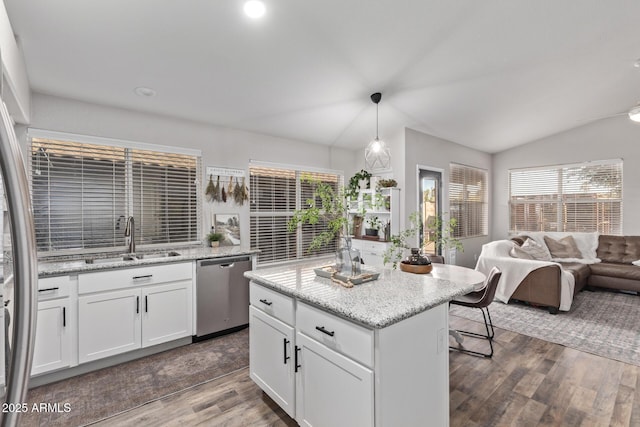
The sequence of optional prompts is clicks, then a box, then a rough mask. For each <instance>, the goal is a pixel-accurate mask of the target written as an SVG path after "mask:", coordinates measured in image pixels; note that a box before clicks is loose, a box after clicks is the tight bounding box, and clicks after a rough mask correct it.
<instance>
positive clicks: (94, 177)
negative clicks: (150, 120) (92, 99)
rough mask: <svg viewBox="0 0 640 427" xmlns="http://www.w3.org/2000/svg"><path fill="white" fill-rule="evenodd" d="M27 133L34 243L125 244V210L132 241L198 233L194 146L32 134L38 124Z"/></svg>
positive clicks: (41, 246)
mask: <svg viewBox="0 0 640 427" xmlns="http://www.w3.org/2000/svg"><path fill="white" fill-rule="evenodd" d="M30 134H31V136H32V139H31V147H30V148H31V156H30V159H31V191H32V197H33V210H34V221H35V228H36V243H37V246H38V250H39V251H50V252H53V251H61V250H78V249H106V248H117V247H124V246H125V236H124V230H125V224H126V220H127V218H128V217H129V216H133V217H134V220H135V228H136V230H135V231H136V243H137V244H138V245H154V244H173V243H187V242H197V241H199V240H200V239H199V237H200V232H199V229H200V227H199V224H200V218H201V213H200V212H201V210H200V191H199V188H200V185H199V183H198V179H197V178H198V177H199V176H200V157H199V155H197V153H194V154H182V153H180V152H171V151H172V150H171V149H169V147H160V146H158V147H156V146H150V145H148V144H135V143H126V142H123V141H113V142H112V141H111V140H106V139H99V138H90V137H86V139H87V140H91V142H79V141H82V140H83V138H84V137H78V136H67V137H66V138H64V137H59V138H51V137H39V136H37V135H39V134H40V132H38V131H30ZM43 134H44V135H47V134H48V133H46V132H43ZM71 139H73V140H71ZM163 149H164V151H162V150H163ZM174 151H182V150H179V149H176V150H174ZM185 151H186V150H185Z"/></svg>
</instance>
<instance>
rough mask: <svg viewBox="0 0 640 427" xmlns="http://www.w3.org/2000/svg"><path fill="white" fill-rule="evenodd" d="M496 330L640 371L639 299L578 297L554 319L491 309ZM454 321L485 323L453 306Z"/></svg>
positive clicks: (529, 310)
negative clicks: (624, 364)
mask: <svg viewBox="0 0 640 427" xmlns="http://www.w3.org/2000/svg"><path fill="white" fill-rule="evenodd" d="M489 310H490V313H491V319H492V320H493V324H494V326H496V327H498V328H502V329H507V330H510V331H513V332H517V333H519V334H522V335H528V336H531V337H535V338H540V339H542V340H545V341H550V342H553V343H556V344H561V345H564V346H566V347H570V348H574V349H576V350H580V351H584V352H587V353H592V354H596V355H598V356H603V357H606V358H609V359H614V360H618V361H621V362H625V363H629V364H632V365H636V366H640V296H637V295H630V294H623V293H616V292H606V291H601V292H589V291H583V292H580V293H579V294H578V295H577V296H576V297H575V298H574V301H573V305H572V307H571V310H570V311H568V312H562V311H561V312H560V313H558V314H556V315H551V314H549V313H548V312H547V311H546V310H544V309H541V308H537V307H531V306H527V305H523V304H508V305H507V304H503V303H501V302H498V301H494V302H493V303H492V304H491V305H490V306H489ZM449 313H450V314H452V315H456V316H461V317H464V318H466V319H471V320H474V321H478V322H482V321H483V320H482V314H481V313H480V310H478V309H477V308H476V309H472V308H467V307H461V306H455V305H452V306H451V310H450V312H449Z"/></svg>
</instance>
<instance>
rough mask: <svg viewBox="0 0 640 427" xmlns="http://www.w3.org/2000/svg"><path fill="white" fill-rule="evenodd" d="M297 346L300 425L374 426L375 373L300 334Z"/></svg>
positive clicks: (297, 410) (297, 414)
mask: <svg viewBox="0 0 640 427" xmlns="http://www.w3.org/2000/svg"><path fill="white" fill-rule="evenodd" d="M252 327H253V325H252ZM296 346H297V348H298V349H297V351H299V356H298V361H299V365H300V368H298V377H297V381H296V421H297V422H298V424H300V425H303V426H314V427H331V426H339V425H343V426H350V427H355V426H367V427H371V426H373V422H374V416H373V403H374V395H373V371H371V370H370V369H368V368H365V367H364V366H362V365H360V364H359V363H356V362H354V361H353V360H351V359H349V358H348V357H345V356H343V355H341V354H339V353H336V352H335V351H333V350H330V349H329V348H328V347H326V346H324V345H322V344H320V343H319V342H317V341H315V340H313V339H311V338H309V337H307V336H306V335H304V334H302V333H300V332H298V333H297V334H296Z"/></svg>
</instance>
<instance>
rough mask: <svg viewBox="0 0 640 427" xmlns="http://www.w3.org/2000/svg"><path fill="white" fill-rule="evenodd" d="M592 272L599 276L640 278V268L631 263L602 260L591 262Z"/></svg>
mask: <svg viewBox="0 0 640 427" xmlns="http://www.w3.org/2000/svg"><path fill="white" fill-rule="evenodd" d="M589 267H590V268H591V274H594V275H598V276H608V277H619V278H622V279H629V280H640V268H639V267H636V266H635V265H631V264H619V263H609V262H601V263H599V264H591V265H590V266H589Z"/></svg>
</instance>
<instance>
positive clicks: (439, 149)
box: [402, 128, 492, 267]
mask: <svg viewBox="0 0 640 427" xmlns="http://www.w3.org/2000/svg"><path fill="white" fill-rule="evenodd" d="M404 155H405V160H404V164H405V170H404V174H405V177H404V187H403V188H402V191H403V192H404V193H405V194H404V196H405V203H404V206H405V210H404V211H403V213H402V214H403V216H404V217H405V220H406V218H407V217H408V216H409V215H410V214H411V213H412V212H415V211H417V210H418V185H417V173H418V172H417V171H418V166H425V167H426V168H427V169H430V168H434V169H441V170H442V171H443V173H442V179H443V181H442V182H443V190H444V194H442V211H443V212H448V209H449V208H448V206H449V194H448V193H447V190H448V188H449V164H450V163H452V162H453V163H459V164H464V165H468V166H473V167H476V168H481V169H487V170H488V171H489V177H488V179H489V183H490V182H491V179H492V174H491V170H490V169H491V155H490V154H487V153H484V152H481V151H478V150H474V149H472V148H468V147H465V146H462V145H459V144H456V143H453V142H450V141H447V140H444V139H440V138H437V137H435V136H431V135H427V134H425V133H422V132H418V131H416V130H413V129H409V128H407V129H406V131H405V153H404ZM491 215H492V212H491V192H490V191H489V218H491ZM490 225H491V224H489V236H490V235H491V226H490ZM489 236H486V237H474V238H468V239H462V240H461V242H462V245H463V246H464V252H462V253H460V252H458V253H457V255H456V264H457V265H462V266H465V267H475V264H476V258H477V256H478V255H480V251H481V249H482V245H483V244H485V243H487V242H489V241H490V239H489Z"/></svg>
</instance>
